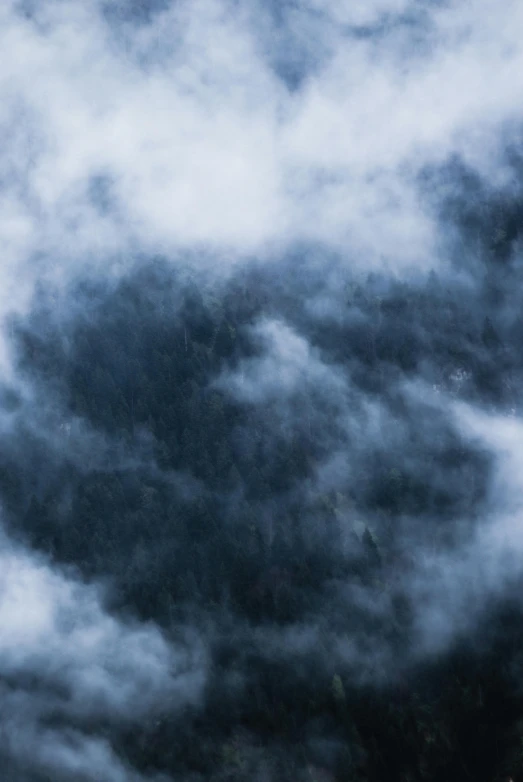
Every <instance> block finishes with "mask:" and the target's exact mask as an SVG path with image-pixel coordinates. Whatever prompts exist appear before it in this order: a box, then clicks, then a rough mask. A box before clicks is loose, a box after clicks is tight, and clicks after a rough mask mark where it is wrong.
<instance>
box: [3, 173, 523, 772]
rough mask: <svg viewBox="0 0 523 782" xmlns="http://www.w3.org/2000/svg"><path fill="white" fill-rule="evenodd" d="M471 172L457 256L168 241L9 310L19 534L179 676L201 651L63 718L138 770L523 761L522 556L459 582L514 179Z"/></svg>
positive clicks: (474, 528) (514, 291)
mask: <svg viewBox="0 0 523 782" xmlns="http://www.w3.org/2000/svg"><path fill="white" fill-rule="evenodd" d="M465 174H466V172H462V179H463V182H464V185H463V194H462V195H461V196H460V198H458V197H454V199H453V201H452V202H451V201H450V200H449V199H447V201H446V205H445V209H446V210H447V211H448V213H449V214H452V216H453V217H452V225H453V229H452V234H451V235H452V239H449V241H448V257H449V259H450V262H449V263H450V271H449V272H448V273H446V275H445V277H444V278H440V275H439V274H438V273H437V272H432V273H430V274H429V275H421V274H420V275H418V276H417V277H412V278H411V279H409V280H408V281H406V280H404V279H398V278H397V277H395V276H394V275H387V274H385V273H367V274H361V273H359V274H357V273H353V272H350V271H348V268H350V267H347V265H346V264H344V263H343V258H340V257H336V256H328V257H322V260H321V263H320V264H316V266H315V265H314V263H313V262H312V261H311V252H312V251H311V250H310V248H309V249H307V248H302V249H298V250H296V252H295V253H293V254H292V255H290V256H287V257H284V258H282V259H280V260H279V261H278V263H276V264H274V265H272V266H271V265H267V264H265V265H263V264H259V263H257V262H256V261H255V260H253V261H252V262H251V263H250V264H248V265H243V266H242V267H241V268H240V269H239V270H237V271H234V272H232V273H231V275H230V276H229V277H228V278H225V279H216V278H213V279H210V278H209V277H208V275H207V276H206V275H201V274H200V275H199V274H198V273H197V272H196V271H194V269H191V267H190V266H189V267H187V268H186V269H182V268H180V267H177V268H174V269H173V266H172V265H171V264H170V263H169V262H168V260H167V259H165V258H161V257H156V258H151V259H148V261H147V263H146V264H144V263H143V262H140V263H136V265H135V267H134V269H133V270H132V271H130V272H129V273H128V274H127V275H126V276H124V277H123V278H119V279H117V280H115V281H114V283H112V284H110V285H108V284H107V281H106V280H104V281H103V282H100V283H97V282H96V281H93V280H89V279H84V280H80V281H77V282H75V283H74V285H72V286H71V287H69V288H68V289H67V290H65V291H64V290H60V289H57V288H55V289H54V288H53V287H52V286H50V285H47V286H46V285H41V286H40V287H39V288H38V290H37V291H36V293H35V297H34V300H33V305H32V307H31V311H30V313H29V314H28V315H27V316H23V317H22V316H18V317H13V318H12V320H11V323H10V327H9V333H10V341H11V350H12V353H13V356H15V358H16V366H17V375H16V377H17V383H14V384H13V383H12V384H9V383H4V387H3V389H2V406H3V409H4V416H6V418H5V421H8V422H9V423H8V424H6V423H4V425H3V426H4V429H3V437H2V446H1V449H0V460H1V461H0V487H1V492H2V502H3V505H4V509H5V515H6V524H7V529H8V531H9V534H10V536H11V537H12V538H13V539H15V540H18V541H19V542H20V543H21V544H23V545H25V546H29V547H30V548H31V549H33V550H36V551H39V552H41V553H42V555H43V556H44V557H45V558H46V561H51V562H53V563H54V565H55V566H56V567H63V568H66V572H70V573H73V576H74V578H75V579H79V580H80V581H82V580H83V581H86V580H87V581H93V580H94V581H97V582H98V583H103V584H104V597H103V600H104V605H105V607H106V610H107V611H108V612H109V613H110V614H112V615H115V616H121V617H123V621H124V620H125V621H135V620H136V619H139V620H141V621H142V622H146V623H155V625H156V626H157V627H158V628H160V629H161V632H162V634H163V636H164V637H165V638H166V639H167V641H168V643H172V644H173V645H175V644H180V645H182V646H183V645H184V644H186V645H187V654H188V658H187V660H186V662H185V665H186V667H187V668H186V670H185V672H184V671H181V672H179V674H178V675H179V676H180V677H183V676H188V675H189V673H190V670H191V666H194V665H196V662H195V660H194V657H195V655H196V656H198V654H199V652H197V651H195V649H196V648H197V647H194V646H191V644H192V641H191V637H192V636H191V634H193V635H194V636H198V638H199V639H200V642H201V644H202V645H203V647H204V648H205V656H206V662H205V681H204V684H203V686H202V691H201V693H200V695H199V697H198V698H196V697H195V698H194V699H193V700H191V699H186V701H187V702H185V703H184V704H183V706H180V705H179V704H177V703H176V696H173V697H174V701H170V700H167V702H163V701H162V699H159V700H158V703H157V704H156V705H155V704H153V706H152V711H151V713H150V714H149V715H148V716H147V717H146V718H144V719H142V720H139V721H138V723H137V724H126V723H125V722H124V721H122V722H116V724H115V723H114V722H113V723H111V721H110V720H109V721H108V722H107V723H106V722H105V721H104V718H103V716H102V717H99V718H97V719H93V717H92V715H89V714H87V716H86V715H85V714H84V715H82V714H81V713H78V714H75V715H74V722H75V724H76V728H77V730H79V731H81V732H83V733H84V734H85V735H94V736H98V737H99V736H103V737H107V738H108V739H110V742H111V746H112V749H113V751H114V752H116V753H117V754H118V756H119V757H121V758H122V759H124V762H126V763H129V765H130V766H132V768H133V769H135V770H138V771H140V772H141V773H143V774H144V775H145V776H146V778H149V776H147V775H151V778H156V777H155V776H154V775H155V774H157V775H160V776H159V777H158V779H160V778H161V779H163V778H164V777H163V776H161V775H162V774H164V775H165V779H180V780H182V779H183V780H191V781H194V782H196V781H197V780H198V781H202V782H203V780H213V781H214V780H216V782H218V780H231V782H232V780H238V781H239V780H246V781H247V780H269V779H271V780H289V781H290V780H293V781H295V782H298V781H299V780H303V782H305V781H306V780H316V782H320V780H321V781H322V782H327V781H328V780H332V782H335V781H336V782H338V781H339V782H351V780H354V781H356V780H358V781H359V782H382V781H383V780H390V782H395V781H396V780H397V781H398V782H400V780H401V781H402V782H407V781H411V782H414V780H416V781H417V780H448V781H449V782H450V781H451V780H464V779H470V780H475V782H479V781H480V780H485V782H487V781H488V782H506V781H507V780H508V779H509V778H511V779H513V780H514V782H517V780H521V779H523V689H522V676H523V668H522V666H523V657H522V646H521V637H522V632H523V620H522V615H521V598H520V594H521V592H520V589H521V586H522V584H521V578H520V576H519V575H518V571H517V569H516V570H515V571H514V573H513V574H512V571H510V568H509V571H510V572H509V575H508V576H507V578H506V579H505V581H503V578H502V577H501V575H500V574H499V572H498V571H501V570H502V569H503V567H504V562H503V561H501V562H500V563H499V564H498V565H497V566H496V567H497V568H498V570H496V573H495V574H494V576H492V578H493V579H494V582H495V583H494V586H492V585H491V586H488V585H485V586H484V588H483V589H482V588H478V589H476V590H475V591H471V592H470V594H469V593H468V591H467V589H468V588H467V584H468V582H469V581H471V582H472V581H475V580H476V579H478V578H479V579H481V578H483V569H482V561H481V557H482V556H484V555H485V551H484V549H483V548H482V547H481V546H480V545H479V546H474V544H473V541H474V540H475V539H476V536H477V534H478V529H479V528H481V526H482V525H484V523H485V521H484V519H485V518H488V517H490V516H491V515H492V514H493V513H494V514H495V513H496V512H497V509H496V507H495V505H496V502H497V500H495V499H493V495H492V485H493V481H494V477H493V475H494V473H493V468H494V456H493V455H492V451H491V450H490V449H489V448H488V447H487V446H486V445H485V443H483V442H482V441H481V439H479V438H478V437H474V436H473V435H472V434H471V433H467V431H466V430H465V429H464V428H463V427H462V426H460V425H459V420H458V419H457V418H456V417H455V416H454V415H453V414H452V411H451V408H452V404H454V403H455V404H458V405H459V404H465V405H474V406H476V407H477V408H479V409H481V410H483V411H484V414H485V415H502V416H505V417H508V420H510V416H512V417H514V416H517V415H518V414H519V413H520V410H521V401H520V393H519V390H518V389H519V388H520V387H521V382H522V380H523V353H522V352H521V349H520V345H521V336H522V326H521V303H520V297H521V290H522V286H521V283H522V282H523V278H522V267H521V248H520V232H521V228H522V221H521V201H519V200H518V201H514V196H513V194H510V197H508V196H506V195H504V194H503V193H494V194H492V193H490V194H485V193H484V192H482V191H481V188H480V187H479V184H478V183H476V184H475V188H476V189H475V190H474V183H473V182H472V183H471V182H470V181H469V180H468V179H467V176H466V175H465ZM465 185H466V187H465ZM471 191H472V192H471ZM478 248H479V254H478ZM314 253H315V254H316V255H317V250H315V251H314ZM473 253H474V265H473V264H472V263H471V261H470V258H472V255H473ZM71 302H74V306H72V305H71ZM35 400H36V402H37V403H36V404H35ZM514 534H516V533H514ZM471 542H472V543H471ZM509 543H510V541H509ZM469 551H471V552H472V553H470V554H467V552H469ZM503 556H504V555H503ZM460 558H461V559H462V560H463V562H464V563H465V564H464V565H463V567H462V569H461V570H460V569H459V568H460V566H459V564H456V560H460ZM431 567H432V568H435V569H434V570H433V571H432V570H431ZM71 568H73V570H70V569H71ZM68 569H69V570H68ZM456 573H457V574H458V575H457V576H456V575H455V574H456ZM485 577H486V576H485ZM491 580H492V579H491ZM498 582H499V583H502V582H503V587H502V588H501V587H500V588H499V589H498V588H497V587H496V583H498ZM461 600H463V601H464V603H463V604H462V605H461V604H460V601H461ZM460 605H461V607H460ZM456 606H457V608H456V610H454V608H455V607H456ZM441 615H443V619H444V621H443V625H442V623H441ZM187 634H189V635H187ZM198 664H199V663H198ZM33 676H34V674H33ZM15 678H16V677H15ZM3 686H5V687H9V686H14V684H13V682H11V683H9V680H8V679H6V681H5V682H4V684H3ZM18 686H19V687H22V688H23V687H25V688H31V687H37V688H42V687H43V690H42V693H41V695H42V697H48V698H49V699H50V705H49V707H48V709H47V710H46V711H45V712H44V716H43V717H42V719H43V721H44V722H45V724H49V725H53V724H55V725H58V726H59V725H60V724H61V723H60V720H62V721H63V720H66V721H67V723H68V724H69V723H70V721H71V720H72V719H73V718H72V717H71V714H69V713H67V711H66V712H65V714H66V716H64V712H63V710H62V711H61V710H60V708H58V707H57V706H56V704H55V705H54V706H53V705H52V699H51V695H50V694H49V693H47V696H46V692H47V690H46V687H51V685H50V684H49V683H47V684H46V683H45V682H44V684H42V683H41V682H40V683H38V677H37V679H36V680H35V681H33V682H32V683H31V680H30V679H28V680H27V681H26V682H25V683H24V682H23V681H22V680H20V681H19V682H18ZM55 686H56V684H55V685H53V687H55ZM184 686H186V687H190V686H191V685H190V684H186V685H184ZM195 686H196V685H195ZM56 697H58V696H56ZM60 697H61V698H64V699H67V693H66V692H64V693H62V695H61V696H60ZM10 762H13V761H12V760H11V761H10V760H9V754H7V755H6V760H5V763H6V764H7V767H9V763H10ZM10 773H11V774H12V776H10V777H9V778H10V779H15V778H16V779H22V778H24V779H25V777H23V776H22V771H21V770H20V767H19V766H17V765H16V764H15V765H14V766H13V767H12V770H11V772H10ZM17 774H18V776H17ZM42 774H43V776H41V777H38V779H39V780H40V779H42V780H44V779H49V780H51V776H46V775H45V774H44V772H42ZM29 778H30V779H31V780H33V779H35V780H36V779H37V777H36V776H31V777H27V779H29ZM57 778H58V777H56V776H53V777H52V779H53V780H54V779H57ZM61 778H62V777H60V779H61ZM72 778H73V777H72V776H71V777H69V776H67V777H64V779H72ZM74 778H75V779H76V777H74ZM80 778H81V779H83V778H84V777H83V776H82V777H80V776H78V779H80ZM126 778H129V779H131V778H133V779H134V777H131V776H129V777H126Z"/></svg>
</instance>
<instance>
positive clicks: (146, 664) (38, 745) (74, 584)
mask: <svg viewBox="0 0 523 782" xmlns="http://www.w3.org/2000/svg"><path fill="white" fill-rule="evenodd" d="M0 627H1V628H2V632H1V634H0V676H1V677H2V681H3V682H4V683H5V682H8V683H9V687H8V688H7V689H6V690H5V691H4V693H3V696H2V703H3V706H2V712H3V719H2V722H3V725H4V729H3V735H2V740H1V748H2V750H3V751H4V752H7V755H8V756H9V757H11V759H12V760H14V761H15V762H17V763H18V764H19V765H20V767H22V768H23V767H25V765H26V764H29V766H28V767H29V768H31V769H33V770H34V769H35V768H40V769H41V770H43V771H46V772H47V773H50V774H53V778H54V779H62V776H63V775H65V776H64V778H67V779H69V778H70V776H68V774H69V775H70V774H71V773H73V772H74V773H76V774H78V777H75V778H78V779H82V780H84V779H85V780H86V781H87V780H93V782H94V781H95V780H96V782H98V780H100V779H101V778H103V779H106V780H115V782H116V781H117V780H118V781H119V780H124V779H125V780H127V779H138V778H139V775H138V774H136V775H135V774H134V773H133V772H131V771H130V770H128V769H126V768H125V766H124V764H123V763H122V762H121V761H120V760H119V759H118V757H117V755H116V754H115V751H114V750H113V749H112V748H111V746H110V745H109V743H108V742H107V740H106V739H105V738H104V736H103V726H104V725H107V724H115V723H116V724H122V723H123V724H125V723H133V722H135V723H138V722H140V721H142V720H144V719H151V717H154V714H158V713H161V711H162V709H164V708H166V707H168V708H169V710H170V711H172V710H173V709H174V710H177V709H182V708H184V707H185V706H187V705H188V704H191V703H196V702H197V701H198V700H199V698H200V696H201V693H202V688H203V686H204V683H205V673H206V661H205V654H204V651H203V649H202V647H201V645H200V643H199V641H198V639H196V638H194V637H192V636H189V635H187V638H186V643H185V644H184V645H183V646H182V645H180V646H179V647H176V646H173V645H170V644H168V643H167V641H166V640H165V639H164V638H163V637H162V635H161V634H160V632H159V630H158V629H157V628H156V627H154V626H152V625H151V626H149V625H139V624H137V623H131V622H129V623H125V622H124V621H123V620H121V619H116V618H114V617H113V616H111V615H109V614H108V613H107V612H106V611H105V609H104V607H103V604H102V602H101V596H100V594H99V591H98V590H97V589H96V588H95V587H94V586H88V585H86V584H85V583H82V582H80V581H78V580H76V579H75V578H74V577H73V576H72V575H69V576H68V575H65V574H62V573H59V572H58V571H56V570H51V568H50V566H49V565H48V564H47V563H46V562H45V561H44V560H43V559H37V558H35V557H33V556H31V555H29V554H27V553H24V552H23V551H21V550H17V549H15V548H13V547H12V546H11V545H10V544H9V542H8V541H7V540H6V539H5V538H4V539H3V541H2V553H1V555H0ZM51 717H53V720H54V722H55V724H57V725H58V726H59V725H61V724H62V725H65V726H66V727H62V728H60V727H51V723H50V719H51ZM56 721H58V722H56ZM93 724H96V725H97V726H98V727H97V730H101V731H102V733H101V734H100V735H97V733H96V731H95V732H93V727H92V726H93ZM73 726H74V727H73ZM82 726H84V729H82Z"/></svg>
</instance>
